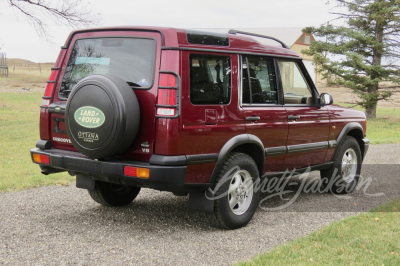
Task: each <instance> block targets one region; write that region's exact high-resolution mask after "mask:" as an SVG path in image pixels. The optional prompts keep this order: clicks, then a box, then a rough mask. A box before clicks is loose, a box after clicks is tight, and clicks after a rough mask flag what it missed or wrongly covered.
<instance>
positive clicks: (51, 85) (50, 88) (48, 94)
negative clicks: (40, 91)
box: [44, 83, 55, 97]
mask: <svg viewBox="0 0 400 266" xmlns="http://www.w3.org/2000/svg"><path fill="white" fill-rule="evenodd" d="M54 85H55V84H54V83H47V86H46V90H45V91H44V97H51V96H52V95H53V91H54Z"/></svg>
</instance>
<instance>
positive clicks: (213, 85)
mask: <svg viewBox="0 0 400 266" xmlns="http://www.w3.org/2000/svg"><path fill="white" fill-rule="evenodd" d="M230 98H231V60H230V58H229V56H216V55H204V54H192V55H190V102H191V103H192V104H228V103H229V101H230Z"/></svg>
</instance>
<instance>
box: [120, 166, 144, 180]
mask: <svg viewBox="0 0 400 266" xmlns="http://www.w3.org/2000/svg"><path fill="white" fill-rule="evenodd" d="M124 175H126V176H132V177H140V178H149V176H150V170H149V169H146V168H139V167H132V166H124Z"/></svg>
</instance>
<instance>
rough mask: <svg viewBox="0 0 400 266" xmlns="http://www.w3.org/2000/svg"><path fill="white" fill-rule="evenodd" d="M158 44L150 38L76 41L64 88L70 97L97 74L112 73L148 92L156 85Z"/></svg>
mask: <svg viewBox="0 0 400 266" xmlns="http://www.w3.org/2000/svg"><path fill="white" fill-rule="evenodd" d="M155 56H156V41H155V40H154V39H146V38H95V39H81V40H77V41H76V42H75V45H74V47H73V48H72V51H71V55H70V57H69V60H68V64H67V66H66V69H65V72H64V77H63V80H62V84H61V88H60V95H59V96H60V98H68V95H69V93H70V92H71V90H72V89H73V88H74V86H75V85H76V84H77V83H78V82H79V81H80V80H81V79H83V78H85V77H87V76H89V75H94V74H103V75H105V74H110V75H115V76H117V77H120V78H122V79H123V80H125V81H126V82H127V83H128V84H129V85H130V86H132V87H135V88H140V89H148V88H151V86H152V85H153V79H154V68H155Z"/></svg>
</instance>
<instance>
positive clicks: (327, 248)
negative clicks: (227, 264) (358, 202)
mask: <svg viewBox="0 0 400 266" xmlns="http://www.w3.org/2000/svg"><path fill="white" fill-rule="evenodd" d="M399 211H400V200H396V201H394V202H391V203H387V204H385V205H383V206H381V207H379V208H377V209H375V210H373V211H371V212H367V213H363V214H360V215H358V216H355V217H350V218H346V219H344V220H341V221H338V222H335V223H333V224H332V225H329V226H327V227H325V228H323V229H322V230H320V231H318V232H314V233H312V234H310V235H308V236H305V237H303V238H300V239H297V240H294V241H292V242H290V243H289V244H286V245H282V246H279V247H277V248H275V249H273V250H271V251H269V252H267V253H264V254H262V255H259V256H257V257H254V258H252V259H251V261H247V262H241V263H238V264H237V265H242V266H244V265H400V255H399V253H400V213H399Z"/></svg>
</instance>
